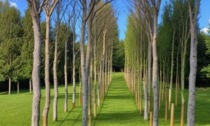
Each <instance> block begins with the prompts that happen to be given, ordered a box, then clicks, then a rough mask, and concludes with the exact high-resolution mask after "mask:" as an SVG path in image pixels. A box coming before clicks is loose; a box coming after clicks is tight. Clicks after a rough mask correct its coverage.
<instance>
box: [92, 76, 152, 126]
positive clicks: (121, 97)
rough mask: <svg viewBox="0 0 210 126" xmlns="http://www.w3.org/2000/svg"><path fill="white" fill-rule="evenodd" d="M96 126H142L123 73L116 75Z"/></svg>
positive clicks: (142, 123) (146, 123) (142, 122)
mask: <svg viewBox="0 0 210 126" xmlns="http://www.w3.org/2000/svg"><path fill="white" fill-rule="evenodd" d="M94 124H95V126H140V125H141V126H142V125H144V124H145V125H148V122H147V121H145V122H144V121H143V120H142V118H141V117H140V114H139V112H138V110H137V108H136V105H135V103H134V99H133V97H132V95H131V92H130V91H129V89H128V88H127V86H126V82H125V80H124V78H123V73H114V75H113V80H112V83H111V85H110V87H109V90H108V93H107V95H106V98H105V100H104V102H103V106H102V108H101V111H100V112H99V114H98V115H97V118H96V120H95V123H94Z"/></svg>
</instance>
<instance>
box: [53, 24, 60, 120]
mask: <svg viewBox="0 0 210 126" xmlns="http://www.w3.org/2000/svg"><path fill="white" fill-rule="evenodd" d="M58 25H59V24H58ZM58 29H59V28H57V30H58ZM58 31H59V30H58ZM58 31H56V37H55V49H54V61H53V82H54V99H53V121H57V117H58V116H57V113H58V78H57V60H58Z"/></svg>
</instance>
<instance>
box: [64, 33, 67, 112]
mask: <svg viewBox="0 0 210 126" xmlns="http://www.w3.org/2000/svg"><path fill="white" fill-rule="evenodd" d="M66 34H68V33H66ZM67 42H68V37H66V40H65V56H64V80H65V91H64V92H65V99H64V112H67V111H68V78H67V76H68V75H67V52H68V50H67V45H68V44H67Z"/></svg>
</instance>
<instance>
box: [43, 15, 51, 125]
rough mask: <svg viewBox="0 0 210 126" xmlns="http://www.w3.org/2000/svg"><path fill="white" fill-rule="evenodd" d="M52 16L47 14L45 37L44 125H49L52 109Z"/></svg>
mask: <svg viewBox="0 0 210 126" xmlns="http://www.w3.org/2000/svg"><path fill="white" fill-rule="evenodd" d="M49 37H50V17H49V16H46V39H45V105H44V110H43V115H42V116H43V126H47V125H48V113H49V109H50V73H49V68H50V63H49V62H50V54H49V40H50V38H49Z"/></svg>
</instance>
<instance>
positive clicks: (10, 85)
mask: <svg viewBox="0 0 210 126" xmlns="http://www.w3.org/2000/svg"><path fill="white" fill-rule="evenodd" d="M8 84H9V87H8V89H9V91H8V94H9V95H10V94H11V88H12V79H11V77H9V83H8Z"/></svg>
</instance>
